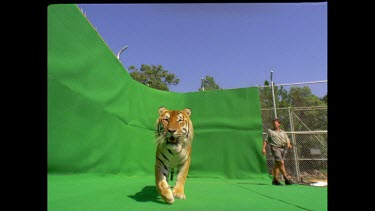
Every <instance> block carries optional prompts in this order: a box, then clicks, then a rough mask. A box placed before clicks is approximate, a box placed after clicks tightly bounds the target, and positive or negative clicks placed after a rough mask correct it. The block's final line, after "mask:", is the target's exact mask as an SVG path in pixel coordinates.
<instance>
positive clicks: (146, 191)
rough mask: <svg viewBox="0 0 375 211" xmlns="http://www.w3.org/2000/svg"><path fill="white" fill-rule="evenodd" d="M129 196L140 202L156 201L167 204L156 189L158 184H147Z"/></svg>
mask: <svg viewBox="0 0 375 211" xmlns="http://www.w3.org/2000/svg"><path fill="white" fill-rule="evenodd" d="M129 197H130V198H132V199H134V200H136V201H138V202H155V203H159V204H165V203H164V202H163V201H162V199H161V197H160V196H159V194H158V192H157V190H156V186H145V187H144V188H142V190H140V191H139V192H137V193H136V194H135V195H133V196H131V195H130V196H129Z"/></svg>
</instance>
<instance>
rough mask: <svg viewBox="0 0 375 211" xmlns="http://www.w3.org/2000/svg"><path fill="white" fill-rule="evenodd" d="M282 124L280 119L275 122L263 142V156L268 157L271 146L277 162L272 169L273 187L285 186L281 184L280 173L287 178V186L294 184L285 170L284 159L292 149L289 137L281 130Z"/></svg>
mask: <svg viewBox="0 0 375 211" xmlns="http://www.w3.org/2000/svg"><path fill="white" fill-rule="evenodd" d="M280 125H281V122H280V120H278V119H274V120H273V128H272V129H268V130H267V136H266V139H264V141H263V149H262V153H263V155H266V147H267V145H268V144H269V145H270V146H271V152H272V156H273V158H274V160H275V166H274V167H273V169H272V174H273V181H272V185H283V184H281V183H280V182H279V180H278V178H279V173H280V172H281V174H282V175H283V176H284V178H285V185H291V184H293V183H292V181H291V180H290V179H288V177H287V173H286V170H285V165H284V159H285V155H286V153H287V151H288V149H291V148H292V145H291V144H290V140H289V138H288V135H287V134H286V133H285V131H284V130H282V129H280Z"/></svg>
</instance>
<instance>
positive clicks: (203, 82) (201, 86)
mask: <svg viewBox="0 0 375 211" xmlns="http://www.w3.org/2000/svg"><path fill="white" fill-rule="evenodd" d="M201 80H202V86H201V87H202V91H204V79H203V78H201Z"/></svg>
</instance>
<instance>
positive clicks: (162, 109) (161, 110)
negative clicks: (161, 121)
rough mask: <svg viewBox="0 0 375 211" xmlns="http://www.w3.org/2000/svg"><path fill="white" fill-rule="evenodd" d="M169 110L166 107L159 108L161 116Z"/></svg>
mask: <svg viewBox="0 0 375 211" xmlns="http://www.w3.org/2000/svg"><path fill="white" fill-rule="evenodd" d="M166 110H167V109H166V108H165V107H164V106H162V107H160V108H159V115H161V114H162V113H163V112H164V111H166Z"/></svg>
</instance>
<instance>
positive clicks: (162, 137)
mask: <svg viewBox="0 0 375 211" xmlns="http://www.w3.org/2000/svg"><path fill="white" fill-rule="evenodd" d="M190 115H191V110H190V109H188V108H186V109H184V110H181V111H170V110H167V109H166V108H165V107H161V108H159V118H158V120H157V136H158V137H157V141H158V144H159V145H166V146H169V147H173V146H175V147H178V148H181V147H184V146H187V145H190V144H191V140H192V136H193V127H192V123H191V120H190Z"/></svg>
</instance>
